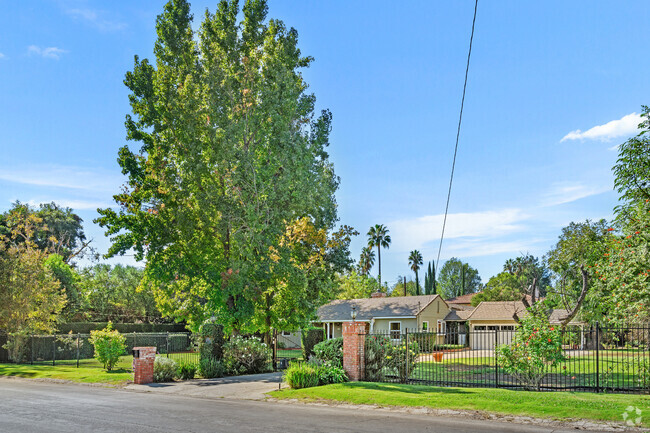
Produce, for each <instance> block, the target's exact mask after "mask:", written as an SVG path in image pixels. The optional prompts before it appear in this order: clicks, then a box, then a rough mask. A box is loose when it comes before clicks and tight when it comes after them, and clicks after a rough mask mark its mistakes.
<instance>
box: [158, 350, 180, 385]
mask: <svg viewBox="0 0 650 433" xmlns="http://www.w3.org/2000/svg"><path fill="white" fill-rule="evenodd" d="M177 373H178V364H176V361H174V360H173V359H169V358H165V357H162V356H156V360H155V361H154V363H153V381H154V382H171V381H172V380H174V378H175V377H176V374H177Z"/></svg>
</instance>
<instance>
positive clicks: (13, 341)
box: [6, 332, 199, 367]
mask: <svg viewBox="0 0 650 433" xmlns="http://www.w3.org/2000/svg"><path fill="white" fill-rule="evenodd" d="M122 335H124V336H125V337H126V349H125V351H124V356H123V357H122V359H121V364H122V365H130V364H131V351H132V349H133V348H134V347H138V346H155V347H156V352H157V353H158V354H159V355H161V356H165V357H167V358H171V359H173V360H175V361H176V362H194V363H198V361H199V353H198V351H197V350H196V348H195V345H194V343H193V341H192V334H191V333H185V332H173V333H170V332H165V333H136V332H133V333H125V334H122ZM8 343H9V350H7V355H8V356H7V360H6V361H7V362H12V363H17V364H50V363H51V364H52V365H76V366H77V367H79V366H80V365H84V364H89V363H92V362H94V361H93V354H94V348H93V345H92V344H91V343H90V334H54V335H18V336H10V337H9V338H8Z"/></svg>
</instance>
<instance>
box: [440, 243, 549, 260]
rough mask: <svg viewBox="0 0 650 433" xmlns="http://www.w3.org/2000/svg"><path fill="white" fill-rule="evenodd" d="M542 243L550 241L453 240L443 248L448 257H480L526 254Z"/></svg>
mask: <svg viewBox="0 0 650 433" xmlns="http://www.w3.org/2000/svg"><path fill="white" fill-rule="evenodd" d="M540 243H548V242H547V241H546V240H542V239H527V240H521V241H519V240H515V241H493V242H490V241H485V240H466V241H454V242H451V243H449V245H448V246H447V247H446V248H443V250H445V255H446V256H448V257H446V258H450V257H480V256H491V255H494V254H504V253H514V254H525V253H526V252H529V251H534V250H536V249H538V247H539V245H540Z"/></svg>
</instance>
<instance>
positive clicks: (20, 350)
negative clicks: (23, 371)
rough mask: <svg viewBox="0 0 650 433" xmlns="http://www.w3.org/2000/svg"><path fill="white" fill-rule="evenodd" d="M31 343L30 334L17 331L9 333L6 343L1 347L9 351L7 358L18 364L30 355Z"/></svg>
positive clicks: (26, 359)
mask: <svg viewBox="0 0 650 433" xmlns="http://www.w3.org/2000/svg"><path fill="white" fill-rule="evenodd" d="M32 344H33V343H32V341H31V337H30V335H28V334H27V332H25V331H19V332H12V333H11V334H9V338H8V339H7V343H6V344H5V345H4V346H3V347H4V348H5V349H7V351H8V352H9V359H11V360H12V361H13V362H15V363H18V364H20V363H23V362H26V361H28V360H29V358H30V357H31V352H32ZM50 346H51V345H50Z"/></svg>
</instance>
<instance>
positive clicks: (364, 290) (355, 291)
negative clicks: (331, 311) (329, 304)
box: [336, 270, 380, 299]
mask: <svg viewBox="0 0 650 433" xmlns="http://www.w3.org/2000/svg"><path fill="white" fill-rule="evenodd" d="M336 283H337V285H338V288H337V293H336V299H359V298H369V297H370V295H371V294H372V293H374V292H379V291H380V286H379V282H378V281H377V280H375V279H374V278H373V277H371V276H368V275H363V274H359V273H357V272H356V271H354V270H353V271H350V272H349V273H346V274H342V275H339V276H337V278H336Z"/></svg>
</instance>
